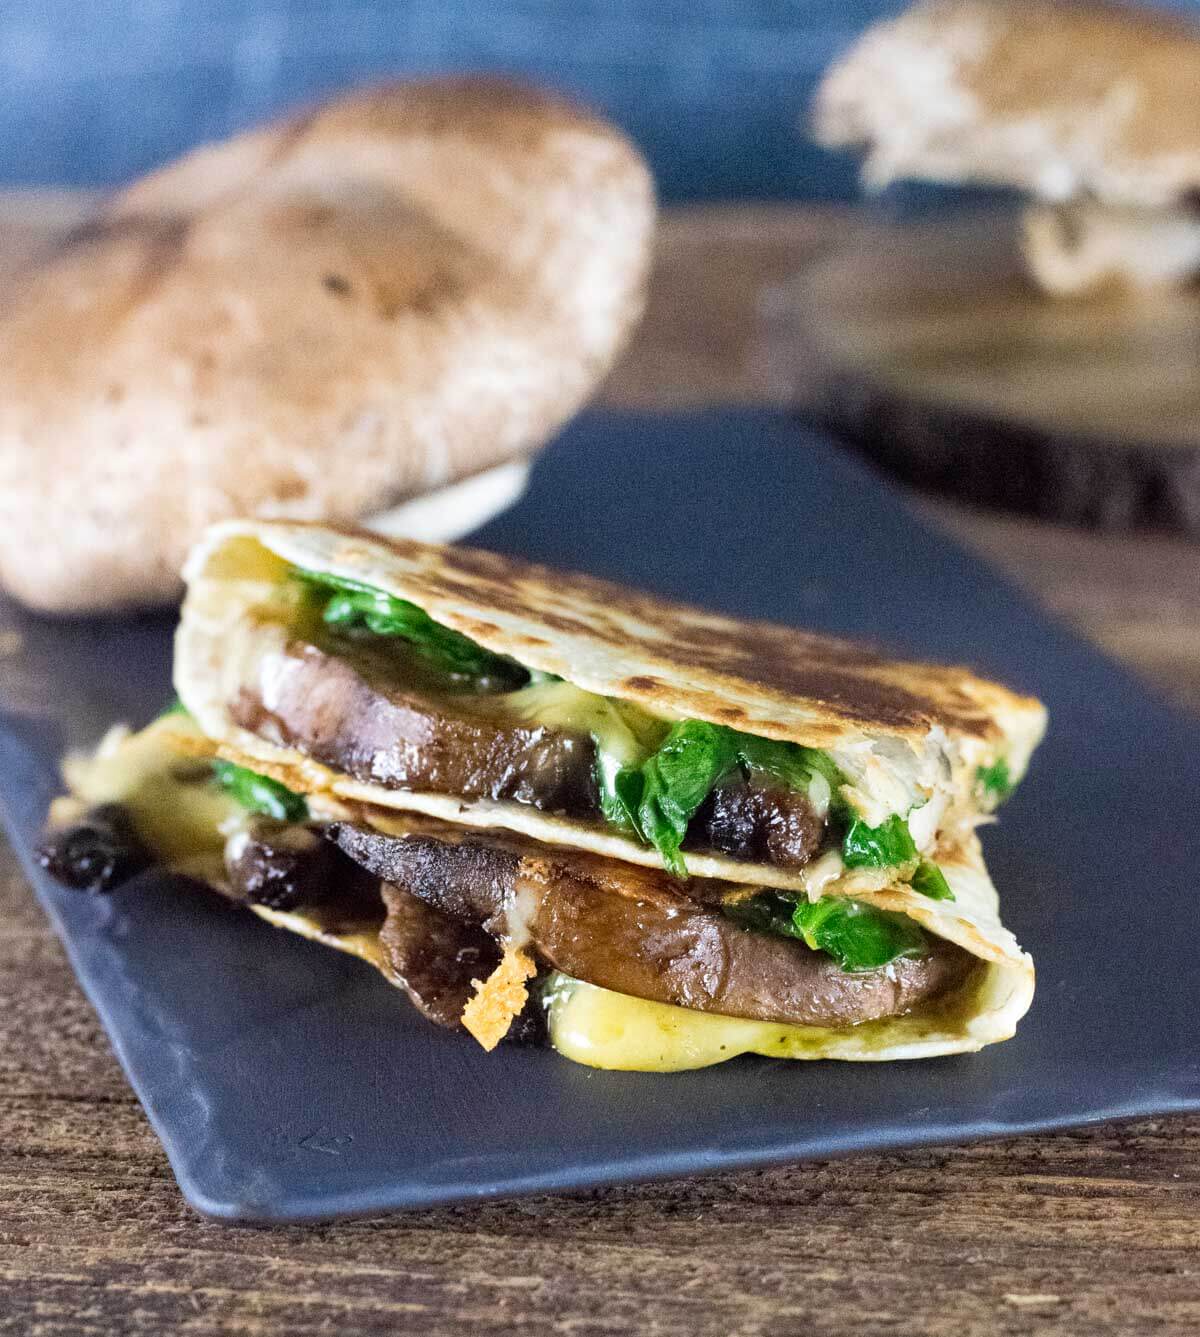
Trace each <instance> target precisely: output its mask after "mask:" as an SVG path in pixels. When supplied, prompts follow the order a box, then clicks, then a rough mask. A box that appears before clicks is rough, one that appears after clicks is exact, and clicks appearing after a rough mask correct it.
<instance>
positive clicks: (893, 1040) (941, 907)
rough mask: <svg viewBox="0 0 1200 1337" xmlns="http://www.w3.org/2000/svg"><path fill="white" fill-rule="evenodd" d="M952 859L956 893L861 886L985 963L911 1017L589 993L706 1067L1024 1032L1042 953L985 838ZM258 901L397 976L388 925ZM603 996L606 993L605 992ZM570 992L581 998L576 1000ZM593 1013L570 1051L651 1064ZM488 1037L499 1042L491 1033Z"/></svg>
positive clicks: (581, 1056) (568, 1023)
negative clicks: (1011, 922)
mask: <svg viewBox="0 0 1200 1337" xmlns="http://www.w3.org/2000/svg"><path fill="white" fill-rule="evenodd" d="M355 820H357V821H363V822H366V823H367V824H368V825H377V826H379V827H380V829H383V830H387V831H389V832H391V833H393V834H401V833H403V832H404V831H405V830H406V829H408V828H409V827H411V828H412V829H413V830H414V831H415V832H417V833H418V834H420V833H423V832H424V831H425V830H426V827H427V824H424V823H423V822H422V820H421V817H420V816H419V815H417V814H412V815H404V814H397V813H394V812H387V811H370V810H367V809H358V810H357V811H356V812H355ZM942 867H943V871H944V872H945V875H946V879H947V881H948V882H949V883H950V885H951V888H952V889H953V891H954V895H955V899H954V900H953V901H930V900H929V899H928V898H927V897H924V896H922V895H921V894H920V893H919V892H916V891H914V890H913V889H912V888H911V887H909V886H905V885H892V886H886V887H882V888H880V889H878V890H876V891H869V890H860V891H858V892H857V893H856V899H858V900H862V901H867V902H869V903H871V904H873V905H877V906H879V907H880V908H881V909H886V910H892V911H896V912H898V913H901V914H905V915H907V916H908V917H909V918H911V919H913V920H915V921H916V922H917V923H919V924H920V925H921V926H922V927H923V928H924V929H925V930H926V931H927V932H929V933H931V934H933V935H934V936H937V937H942V938H945V939H947V940H949V941H951V942H954V943H957V944H958V946H960V947H962V948H963V949H964V950H966V951H967V952H969V953H970V954H971V955H972V956H974V957H976V958H977V959H978V960H979V961H980V962H981V968H980V970H979V971H977V972H975V973H974V974H972V976H971V977H970V979H969V981H968V982H967V984H966V985H965V986H964V987H963V988H962V989H961V990H959V991H956V992H955V993H954V994H952V995H950V996H949V997H946V998H937V999H933V1000H931V1001H930V1002H929V1003H927V1004H923V1005H921V1006H919V1007H917V1008H915V1009H913V1011H911V1012H909V1013H907V1014H905V1015H902V1016H896V1017H888V1018H884V1019H882V1020H878V1021H868V1022H863V1023H861V1024H859V1025H857V1026H847V1027H841V1028H833V1027H821V1026H792V1025H786V1024H783V1023H779V1022H765V1021H748V1020H745V1019H742V1018H724V1017H720V1016H719V1015H718V1014H716V1013H711V1012H696V1013H693V1012H689V1011H688V1010H687V1009H684V1008H678V1007H671V1006H669V1005H667V1004H663V1003H643V1002H642V1001H641V1000H629V999H625V998H624V996H623V995H620V994H611V993H610V992H609V991H608V990H601V989H597V988H596V987H595V986H591V985H584V986H578V988H579V989H580V991H581V993H582V996H583V998H584V999H585V1000H586V1002H587V1003H588V1004H590V1005H591V1006H592V1007H594V1006H595V1005H596V1002H597V1001H600V1002H601V1003H602V1005H603V1006H604V1007H605V1008H606V1009H607V1010H608V1011H610V1012H611V1011H612V1010H613V1005H614V1001H617V1000H623V1001H622V1002H621V1006H622V1008H623V1009H624V1010H626V1011H629V1012H630V1013H631V1016H632V1024H633V1026H634V1027H637V1026H639V1025H640V1026H643V1027H645V1028H647V1029H650V1030H652V1031H653V1032H654V1035H653V1036H652V1037H647V1042H646V1044H645V1045H643V1044H640V1043H639V1045H638V1049H639V1050H643V1049H645V1050H646V1051H647V1052H653V1053H655V1054H657V1055H658V1056H659V1057H660V1058H661V1063H659V1062H655V1063H654V1065H653V1066H654V1069H655V1070H658V1071H669V1070H672V1071H673V1070H677V1069H680V1068H686V1067H699V1066H706V1065H707V1064H708V1063H711V1062H716V1061H720V1060H721V1059H724V1058H733V1057H735V1056H736V1055H737V1054H738V1053H758V1054H765V1055H767V1056H768V1057H777V1058H794V1059H820V1058H829V1059H845V1060H854V1061H870V1062H880V1061H886V1060H889V1059H911V1058H933V1057H937V1056H939V1055H943V1054H964V1053H973V1052H975V1051H976V1050H979V1049H982V1048H983V1047H984V1046H985V1045H989V1044H996V1043H998V1042H1000V1041H1002V1040H1007V1039H1010V1038H1011V1037H1012V1036H1013V1035H1014V1034H1015V1032H1016V1027H1017V1023H1018V1022H1019V1021H1020V1020H1021V1018H1022V1017H1023V1016H1024V1015H1025V1013H1026V1012H1027V1011H1028V1010H1029V1006H1030V1004H1031V1002H1032V1001H1033V993H1034V983H1035V976H1034V966H1033V961H1032V959H1031V958H1030V957H1029V956H1028V955H1027V954H1026V953H1024V952H1022V950H1021V949H1020V947H1019V946H1018V945H1017V942H1016V939H1015V938H1014V937H1013V935H1012V934H1011V933H1010V932H1009V931H1008V930H1007V929H1006V928H1005V927H1004V926H1003V924H1001V922H1000V918H999V903H998V898H997V895H996V890H995V888H994V887H993V885H992V883H991V879H990V878H989V877H988V873H987V869H986V868H985V866H984V863H983V857H982V853H981V851H980V848H979V844H978V842H977V841H975V842H972V843H971V845H970V847H969V848H966V849H964V850H963V851H962V853H961V856H960V858H959V860H958V861H957V862H955V863H949V862H947V863H944V864H943V865H942ZM835 894H836V893H835ZM250 908H251V909H253V910H254V911H255V913H256V914H258V915H260V916H261V917H262V918H263V919H266V920H268V921H269V922H270V923H272V924H275V925H277V926H278V927H280V928H285V929H288V930H290V931H291V932H294V933H299V934H300V935H301V936H303V937H307V938H311V939H313V940H315V941H318V942H321V943H323V944H325V945H326V946H329V947H334V948H337V949H339V950H341V951H344V952H348V953H350V954H351V955H354V956H358V957H360V958H361V959H363V960H365V961H367V962H369V963H370V964H371V965H373V966H375V967H376V968H377V969H378V970H380V971H381V973H383V974H384V975H385V977H386V976H388V970H387V967H386V963H385V960H384V957H383V954H382V953H381V952H380V950H379V947H378V932H377V930H373V929H370V928H366V927H364V926H359V925H348V926H347V927H346V929H345V931H344V932H339V931H338V929H337V928H336V927H335V928H331V927H330V926H329V923H328V921H327V920H326V919H325V918H323V917H322V915H321V913H320V911H312V910H305V909H304V908H301V909H298V910H292V911H288V912H286V913H284V912H280V911H276V910H270V909H267V908H265V907H263V906H251V907H250ZM601 995H602V996H603V997H602V998H599V999H598V997H597V996H601ZM522 998H523V995H522ZM568 1001H569V1002H570V1008H568V1007H567V1006H566V1004H567V1002H568ZM630 1003H632V1004H633V1007H632V1009H631V1008H630V1006H629V1005H630ZM556 1010H557V1011H558V1014H559V1017H560V1018H562V1024H561V1028H559V1029H558V1030H556V1027H555V1025H554V1024H553V1023H554V1017H555V1012H556ZM581 1012H582V1008H581V1006H580V1001H579V1000H578V999H576V998H572V999H570V1000H567V999H565V998H564V999H556V1000H555V1001H554V1003H553V1005H552V1008H551V1017H552V1025H551V1036H552V1038H553V1039H555V1040H556V1042H557V1047H559V1048H560V1049H562V1050H563V1052H565V1053H566V1055H567V1057H569V1058H572V1059H574V1060H575V1061H577V1062H582V1063H591V1064H592V1065H593V1066H598V1067H613V1066H619V1067H631V1068H641V1067H643V1066H645V1067H647V1068H648V1067H649V1066H650V1065H649V1064H644V1063H642V1062H638V1061H636V1060H625V1061H622V1060H620V1059H618V1060H616V1061H615V1062H614V1060H613V1059H612V1057H611V1056H608V1057H607V1058H606V1056H605V1055H604V1052H603V1049H601V1048H599V1047H598V1046H597V1045H596V1044H595V1042H593V1043H592V1044H591V1045H589V1044H587V1043H586V1042H585V1037H584V1036H583V1035H582V1030H583V1025H582V1024H581V1020H580V1014H581ZM511 1014H512V1009H511V1008H510V1009H509V1010H508V1011H507V1012H505V1013H504V1017H505V1025H504V1026H503V1027H501V1028H500V1032H501V1033H502V1031H503V1029H506V1027H507V1021H508V1020H511ZM723 1022H727V1023H728V1028H727V1029H726V1030H723V1031H722V1036H721V1039H722V1044H723V1045H725V1046H726V1048H724V1049H721V1050H720V1051H719V1057H708V1058H704V1057H703V1055H704V1054H705V1053H706V1052H709V1049H708V1047H707V1046H706V1045H705V1044H704V1038H705V1033H706V1032H707V1031H709V1030H712V1029H713V1028H714V1027H715V1026H716V1025H717V1024H718V1023H723ZM626 1024H627V1025H628V1024H629V1023H628V1022H627V1023H626ZM495 1031H496V1027H495V1026H493V1027H492V1028H491V1031H489V1033H488V1035H489V1039H491V1040H492V1041H493V1042H494V1039H495V1038H496V1037H495V1035H494V1032H495ZM660 1031H665V1032H666V1039H667V1041H668V1043H667V1044H666V1045H664V1044H663V1043H662V1040H663V1038H664V1037H663V1036H662V1035H660V1034H659V1032H660ZM731 1035H732V1036H733V1040H732V1045H731V1040H730V1036H731ZM730 1046H731V1047H730ZM486 1047H489V1048H490V1047H491V1044H489V1045H487V1046H486ZM713 1049H714V1050H715V1049H716V1047H715V1046H714V1047H713ZM589 1052H590V1055H591V1056H590V1057H589Z"/></svg>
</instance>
